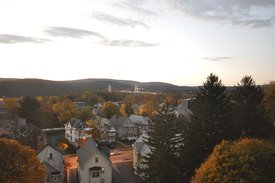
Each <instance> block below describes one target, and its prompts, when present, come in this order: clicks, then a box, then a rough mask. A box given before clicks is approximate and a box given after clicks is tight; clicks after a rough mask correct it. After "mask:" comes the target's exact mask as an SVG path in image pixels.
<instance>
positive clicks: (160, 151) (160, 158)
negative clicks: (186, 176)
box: [144, 104, 183, 183]
mask: <svg viewBox="0 0 275 183" xmlns="http://www.w3.org/2000/svg"><path fill="white" fill-rule="evenodd" d="M182 126H183V122H182V121H180V120H177V119H176V117H175V113H174V112H173V109H172V108H170V107H169V105H168V104H165V105H163V106H162V107H161V109H160V110H159V112H158V114H157V115H156V116H155V118H154V119H153V120H152V123H151V124H150V126H149V127H150V128H149V129H150V130H149V131H148V136H149V137H148V138H147V139H146V141H147V142H146V143H147V145H148V146H149V148H150V151H151V153H150V154H149V155H148V158H146V162H145V164H147V166H148V168H147V169H145V170H144V173H145V175H146V182H154V183H155V182H157V183H167V182H173V183H177V182H181V181H180V175H179V174H180V173H179V167H178V162H179V161H178V160H179V151H180V145H181V144H182Z"/></svg>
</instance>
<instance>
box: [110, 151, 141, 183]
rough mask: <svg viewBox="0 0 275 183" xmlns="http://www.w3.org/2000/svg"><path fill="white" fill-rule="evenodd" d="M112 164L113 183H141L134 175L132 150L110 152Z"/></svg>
mask: <svg viewBox="0 0 275 183" xmlns="http://www.w3.org/2000/svg"><path fill="white" fill-rule="evenodd" d="M112 152H114V155H112V156H111V158H110V159H111V161H112V163H113V166H112V168H113V172H112V182H113V183H141V179H140V178H139V177H138V176H137V175H135V174H134V169H133V154H132V153H133V150H132V148H119V149H113V150H111V153H112Z"/></svg>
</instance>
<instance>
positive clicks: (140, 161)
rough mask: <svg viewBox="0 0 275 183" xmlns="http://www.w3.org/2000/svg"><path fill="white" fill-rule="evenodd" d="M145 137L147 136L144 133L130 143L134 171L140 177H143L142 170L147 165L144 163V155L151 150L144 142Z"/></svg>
mask: <svg viewBox="0 0 275 183" xmlns="http://www.w3.org/2000/svg"><path fill="white" fill-rule="evenodd" d="M146 137H148V136H147V135H146V134H143V135H141V136H140V137H139V138H138V139H137V140H136V142H135V143H134V144H133V145H132V147H133V168H134V172H135V174H136V175H138V176H140V177H141V178H143V177H144V174H143V172H142V170H143V169H145V168H146V167H147V165H146V164H144V162H145V157H148V154H149V153H150V152H151V151H150V149H149V146H148V145H147V144H145V143H144V140H145V138H146Z"/></svg>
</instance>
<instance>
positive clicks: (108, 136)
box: [94, 116, 116, 144]
mask: <svg viewBox="0 0 275 183" xmlns="http://www.w3.org/2000/svg"><path fill="white" fill-rule="evenodd" d="M94 121H95V122H96V124H97V128H98V130H99V131H100V136H101V137H100V138H101V142H102V143H108V144H111V143H114V142H115V141H116V130H115V128H114V127H112V126H111V122H110V120H108V119H107V118H101V117H98V116H96V118H95V119H94Z"/></svg>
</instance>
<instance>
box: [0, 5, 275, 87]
mask: <svg viewBox="0 0 275 183" xmlns="http://www.w3.org/2000/svg"><path fill="white" fill-rule="evenodd" d="M274 10H275V2H274V1H273V0H266V1H232V2H231V1H230V2H228V1H225V0H222V1H217V0H214V1H208V0H205V1H178V0H171V1H168V0H162V1H157V0H151V1H129V0H103V1H96V0H90V1H88V0H82V1H76V0H71V1H65V0H61V1H58V2H56V1H53V0H49V1H46V2H45V1H40V0H39V1H37V0H36V1H34V0H26V1H24V2H22V1H17V0H11V1H0V20H1V22H2V25H1V30H0V50H1V73H0V78H38V79H46V80H55V81H64V80H79V79H87V78H109V79H119V80H134V81H139V82H165V83H171V84H175V85H179V86H199V85H202V83H203V82H204V81H205V79H206V77H207V76H208V75H209V74H210V73H214V74H216V75H218V76H219V78H220V79H221V80H222V82H223V84H224V85H226V86H234V85H236V84H237V83H238V82H240V80H241V79H242V77H244V76H246V75H251V76H252V77H253V78H254V80H255V81H256V83H257V84H259V85H261V84H268V83H269V82H271V81H274V80H275V73H274V68H275V52H274V51H273V48H274V46H275V27H274V23H275V13H274V12H275V11H274Z"/></svg>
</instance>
